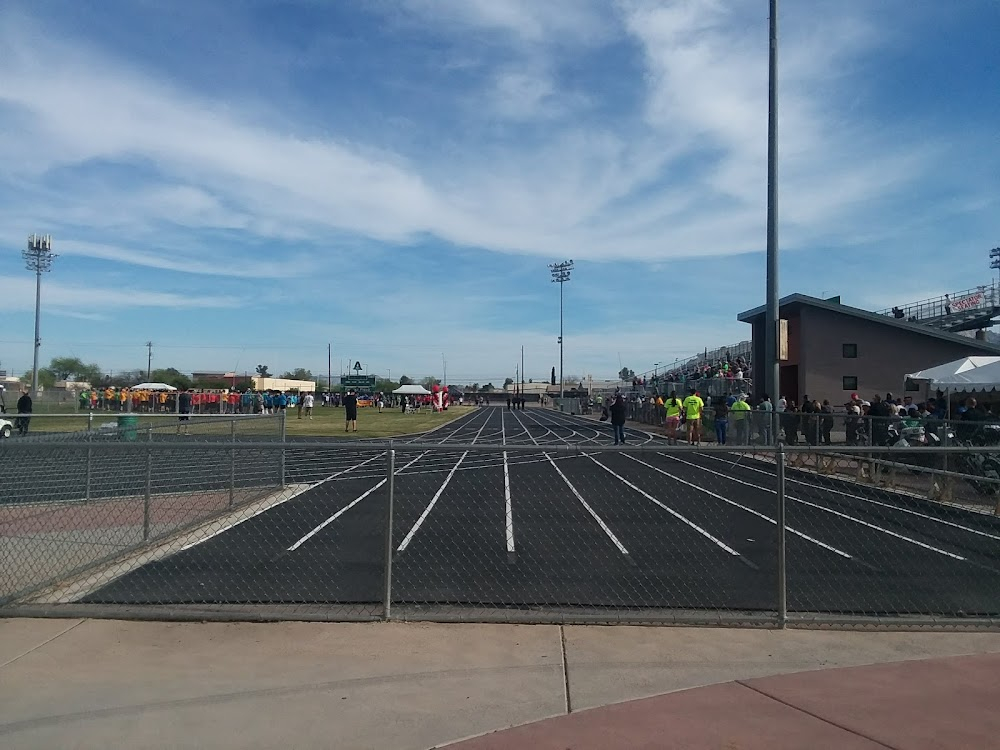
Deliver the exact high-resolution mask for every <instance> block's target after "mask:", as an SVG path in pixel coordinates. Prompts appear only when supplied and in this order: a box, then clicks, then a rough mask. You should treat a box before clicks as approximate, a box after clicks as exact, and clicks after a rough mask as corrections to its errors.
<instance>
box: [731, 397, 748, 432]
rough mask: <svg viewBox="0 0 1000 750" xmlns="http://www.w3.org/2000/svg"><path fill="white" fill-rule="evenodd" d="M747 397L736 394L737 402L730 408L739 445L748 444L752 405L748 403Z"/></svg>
mask: <svg viewBox="0 0 1000 750" xmlns="http://www.w3.org/2000/svg"><path fill="white" fill-rule="evenodd" d="M746 398H747V397H746V396H745V395H744V394H742V393H738V394H736V400H735V401H733V405H732V406H730V407H729V411H730V412H731V413H732V417H733V427H735V428H736V443H737V444H738V445H746V444H747V436H748V432H749V430H748V428H749V426H750V413H749V412H750V404H748V403H747V401H746Z"/></svg>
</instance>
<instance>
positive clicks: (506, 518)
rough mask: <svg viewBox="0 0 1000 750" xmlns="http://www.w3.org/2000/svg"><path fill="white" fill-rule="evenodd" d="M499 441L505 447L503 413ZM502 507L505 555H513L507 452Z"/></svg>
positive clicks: (504, 466) (512, 524)
mask: <svg viewBox="0 0 1000 750" xmlns="http://www.w3.org/2000/svg"><path fill="white" fill-rule="evenodd" d="M500 439H501V440H502V441H503V444H504V445H507V429H506V427H505V426H504V419H503V412H500ZM503 506H504V525H505V526H506V536H507V554H513V553H514V509H513V508H512V507H511V502H510V469H509V468H508V466H507V451H504V452H503Z"/></svg>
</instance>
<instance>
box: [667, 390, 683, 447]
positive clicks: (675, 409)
mask: <svg viewBox="0 0 1000 750" xmlns="http://www.w3.org/2000/svg"><path fill="white" fill-rule="evenodd" d="M663 407H664V409H665V410H666V414H667V443H669V444H671V445H677V428H678V427H680V425H681V410H682V409H683V408H684V404H683V403H682V402H681V400H680V399H679V398H677V391H671V392H670V398H668V399H667V400H666V403H664V404H663Z"/></svg>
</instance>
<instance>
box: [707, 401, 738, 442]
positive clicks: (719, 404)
mask: <svg viewBox="0 0 1000 750" xmlns="http://www.w3.org/2000/svg"><path fill="white" fill-rule="evenodd" d="M734 403H735V402H734ZM712 410H713V411H714V412H715V442H716V443H718V444H719V445H725V444H726V433H727V432H728V430H729V407H728V406H726V402H725V401H724V400H722V399H719V400H718V401H716V402H715V404H714V405H713V407H712Z"/></svg>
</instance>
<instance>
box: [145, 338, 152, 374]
mask: <svg viewBox="0 0 1000 750" xmlns="http://www.w3.org/2000/svg"><path fill="white" fill-rule="evenodd" d="M146 349H147V350H148V353H149V359H147V360H146V380H147V381H148V380H149V379H150V378H152V377H153V342H152V341H147V342H146Z"/></svg>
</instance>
